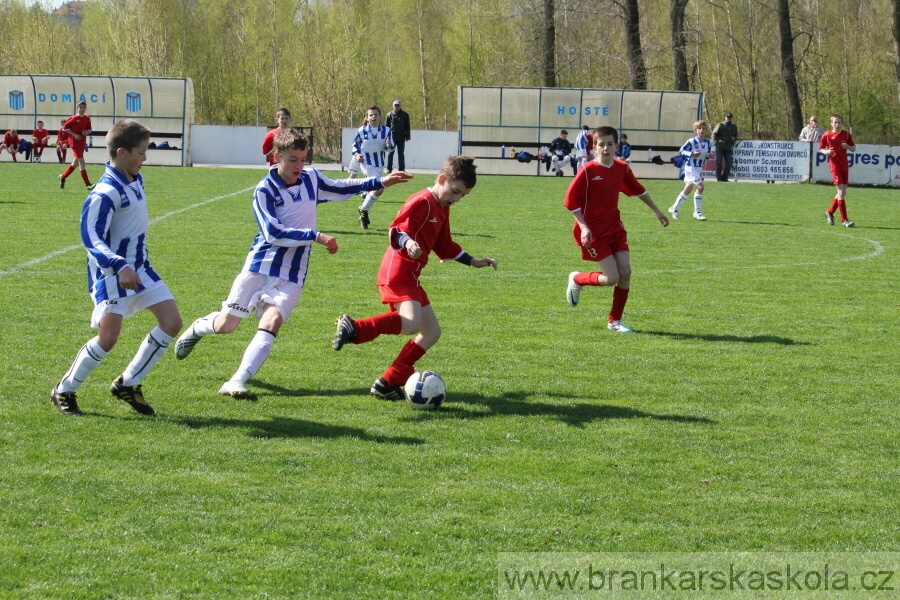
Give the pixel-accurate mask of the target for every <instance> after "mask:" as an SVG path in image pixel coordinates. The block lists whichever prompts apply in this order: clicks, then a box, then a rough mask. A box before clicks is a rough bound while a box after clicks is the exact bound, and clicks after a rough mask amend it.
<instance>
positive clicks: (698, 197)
mask: <svg viewBox="0 0 900 600" xmlns="http://www.w3.org/2000/svg"><path fill="white" fill-rule="evenodd" d="M694 218H695V219H697V220H698V221H705V220H706V217H705V216H704V215H703V179H702V176H701V179H700V182H699V183H698V184H697V187H696V189H695V191H694Z"/></svg>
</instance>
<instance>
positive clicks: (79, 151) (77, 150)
mask: <svg viewBox="0 0 900 600" xmlns="http://www.w3.org/2000/svg"><path fill="white" fill-rule="evenodd" d="M71 148H72V156H74V157H75V158H84V144H72V146H71Z"/></svg>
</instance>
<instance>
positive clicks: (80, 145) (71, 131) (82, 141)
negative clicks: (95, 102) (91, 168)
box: [59, 100, 94, 190]
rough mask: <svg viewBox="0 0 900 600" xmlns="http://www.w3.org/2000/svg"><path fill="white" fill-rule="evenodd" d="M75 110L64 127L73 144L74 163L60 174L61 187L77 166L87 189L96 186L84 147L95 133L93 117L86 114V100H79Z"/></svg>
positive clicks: (64, 185)
mask: <svg viewBox="0 0 900 600" xmlns="http://www.w3.org/2000/svg"><path fill="white" fill-rule="evenodd" d="M75 111H76V114H74V115H72V116H71V117H69V118H68V119H66V122H65V123H64V124H63V128H62V130H63V132H65V134H66V135H67V136H69V143H70V144H71V146H72V156H73V157H74V158H73V160H72V164H71V165H69V166H68V167H66V170H65V171H63V174H62V175H60V176H59V187H60V189H62V188H64V187H66V178H67V177H68V176H69V175H71V174H72V171H74V170H75V167H78V170H79V171H80V173H81V179H82V180H83V181H84V185H85V186H87V189H89V190H92V189H94V186H93V185H91V180H90V179H88V174H87V167H85V165H84V148H85V146H86V145H87V139H88V136H89V135H91V133H93V131H92V126H91V118H90V117H89V116H87V115H86V114H85V113H86V112H87V102H85V101H84V100H82V101H81V102H79V103H78V105H77V106H76V107H75Z"/></svg>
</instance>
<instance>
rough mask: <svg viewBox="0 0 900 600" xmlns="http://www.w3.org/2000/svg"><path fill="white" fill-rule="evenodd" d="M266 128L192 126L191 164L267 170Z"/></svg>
mask: <svg viewBox="0 0 900 600" xmlns="http://www.w3.org/2000/svg"><path fill="white" fill-rule="evenodd" d="M266 131H268V128H267V127H265V126H259V127H253V126H246V127H230V126H227V125H192V126H191V160H192V162H193V164H195V165H248V166H256V167H259V166H264V165H265V164H266V160H265V158H264V157H263V154H262V140H263V138H264V137H265V135H266Z"/></svg>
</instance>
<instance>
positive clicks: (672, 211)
mask: <svg viewBox="0 0 900 600" xmlns="http://www.w3.org/2000/svg"><path fill="white" fill-rule="evenodd" d="M669 214H670V215H672V218H673V219H677V218H678V217H680V216H681V215H679V214H678V211H677V210H675V207H674V206H673V207H672V208H670V209H669Z"/></svg>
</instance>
